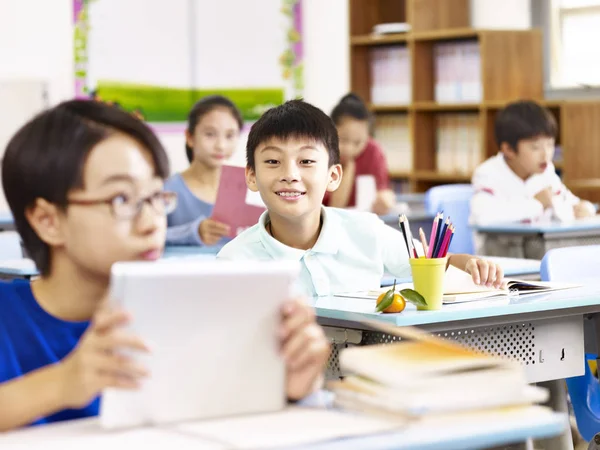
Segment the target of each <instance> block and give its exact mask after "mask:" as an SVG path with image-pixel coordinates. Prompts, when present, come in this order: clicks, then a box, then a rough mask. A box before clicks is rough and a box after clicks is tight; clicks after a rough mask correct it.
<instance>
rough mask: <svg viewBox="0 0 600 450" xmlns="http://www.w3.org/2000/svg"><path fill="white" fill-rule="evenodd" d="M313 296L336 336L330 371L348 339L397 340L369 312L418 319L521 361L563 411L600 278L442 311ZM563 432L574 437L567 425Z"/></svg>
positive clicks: (598, 309) (404, 322)
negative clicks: (396, 309) (397, 309)
mask: <svg viewBox="0 0 600 450" xmlns="http://www.w3.org/2000/svg"><path fill="white" fill-rule="evenodd" d="M313 304H314V306H315V309H316V313H317V319H318V321H319V323H320V324H321V325H323V326H324V327H325V330H326V333H327V335H328V337H329V338H330V340H331V341H332V343H333V350H332V353H331V356H330V359H329V363H328V366H327V372H326V374H327V377H328V378H329V379H335V378H337V377H339V376H342V375H344V374H343V373H342V372H341V371H340V368H339V362H338V360H337V358H338V357H339V352H340V351H341V350H342V349H343V348H344V347H347V346H348V345H371V344H379V343H386V342H392V341H395V340H397V337H396V336H393V335H390V334H386V333H385V332H381V331H380V330H378V329H376V328H373V327H371V326H369V325H366V324H365V323H364V322H365V320H370V321H376V322H382V323H384V324H387V325H391V326H398V327H400V326H417V327H419V328H422V329H424V330H427V331H429V332H431V333H432V334H434V335H437V336H440V337H443V338H446V339H452V340H454V341H457V342H458V343H460V344H462V345H465V346H467V347H469V348H472V349H474V350H477V351H483V352H491V353H494V354H498V355H500V356H504V357H508V358H511V359H514V360H517V361H519V362H520V363H521V364H522V365H523V366H524V369H525V374H526V376H527V380H528V382H530V383H545V384H546V385H547V387H548V389H550V392H551V396H552V402H553V407H554V408H555V409H556V410H557V411H563V412H566V411H567V403H566V396H565V389H564V384H563V382H562V380H564V379H565V378H569V377H573V376H580V375H582V374H583V370H584V367H583V363H584V338H583V321H584V317H585V316H587V315H597V314H598V313H600V284H597V285H590V286H585V287H580V288H575V289H570V290H564V291H555V292H551V293H543V294H534V295H527V296H521V297H501V298H497V299H490V300H481V301H475V302H467V303H460V304H453V305H444V306H443V308H442V309H441V310H439V311H417V310H416V308H415V307H414V306H413V305H411V304H408V305H407V307H406V309H405V310H404V311H403V312H402V313H400V314H379V313H375V300H373V299H358V298H344V297H320V298H316V299H313ZM597 332H598V330H597ZM597 335H600V334H597ZM558 440H560V442H562V444H565V443H566V442H569V440H570V430H567V432H565V435H562V436H561V437H560V438H558ZM562 444H561V445H562ZM565 445H566V444H565ZM555 448H561V447H555ZM566 448H569V447H566Z"/></svg>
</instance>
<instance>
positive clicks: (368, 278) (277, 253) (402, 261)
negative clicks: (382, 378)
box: [217, 207, 410, 296]
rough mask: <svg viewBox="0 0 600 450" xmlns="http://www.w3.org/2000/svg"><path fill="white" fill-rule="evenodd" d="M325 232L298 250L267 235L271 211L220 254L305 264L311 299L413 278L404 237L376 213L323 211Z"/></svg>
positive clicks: (305, 284)
mask: <svg viewBox="0 0 600 450" xmlns="http://www.w3.org/2000/svg"><path fill="white" fill-rule="evenodd" d="M321 214H322V218H323V227H322V228H321V234H320V235H319V238H318V239H317V242H316V243H315V245H314V247H313V248H312V249H310V250H299V249H296V248H292V247H288V246H287V245H284V244H282V243H281V242H279V241H277V240H276V239H275V238H273V237H272V236H271V235H270V234H269V233H268V232H267V230H266V228H265V225H266V224H267V223H268V218H269V215H268V211H266V212H264V213H263V214H262V216H261V217H260V219H259V222H258V224H256V225H254V226H253V227H251V228H249V229H247V230H246V231H244V232H243V233H241V234H240V235H239V236H238V237H236V238H235V239H234V240H233V241H231V242H229V243H228V244H226V245H225V246H224V247H223V249H222V250H221V251H220V252H219V254H218V255H217V258H220V259H231V260H244V259H245V260H278V259H280V260H293V261H300V264H301V271H300V278H299V282H300V285H301V288H302V291H303V292H304V293H305V294H306V295H308V296H324V295H331V294H335V293H340V292H349V291H358V290H365V289H374V288H378V287H379V286H380V284H381V278H382V276H383V273H384V271H387V272H389V273H391V274H392V275H394V276H396V277H398V278H406V277H409V276H410V265H409V262H408V252H407V250H406V245H405V244H404V238H403V236H402V233H401V232H400V231H398V230H396V229H394V228H392V227H390V226H387V225H386V224H384V223H383V221H382V220H381V219H380V218H379V217H377V216H376V215H375V214H371V213H365V212H358V211H350V210H345V209H338V208H328V207H322V212H321Z"/></svg>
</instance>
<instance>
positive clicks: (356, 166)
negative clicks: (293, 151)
mask: <svg viewBox="0 0 600 450" xmlns="http://www.w3.org/2000/svg"><path fill="white" fill-rule="evenodd" d="M331 119H332V120H333V122H334V123H335V126H336V128H337V131H338V135H339V139H340V157H341V161H342V167H343V169H344V176H343V177H342V182H341V184H340V187H339V188H338V189H337V190H336V191H335V192H332V193H331V194H330V195H328V196H326V197H325V200H324V202H325V204H327V205H328V206H333V207H338V208H346V207H353V206H355V205H356V177H358V176H359V175H372V176H373V177H375V184H376V186H377V196H376V198H375V202H374V203H373V206H372V211H373V212H374V213H376V214H379V215H383V214H387V213H389V212H390V209H391V208H392V207H393V206H394V204H395V203H396V198H395V194H394V191H392V190H391V189H390V179H389V174H388V166H387V162H386V160H385V155H384V154H383V151H382V149H381V147H380V146H379V144H378V143H377V142H376V141H375V140H374V139H373V138H372V137H371V135H370V130H371V120H372V118H371V113H370V112H369V110H368V109H367V106H366V105H365V104H364V102H363V101H362V100H361V98H360V97H359V96H357V95H356V94H352V93H350V94H347V95H345V96H344V97H343V98H342V99H341V100H340V102H339V103H338V104H337V105H336V107H335V108H333V111H332V112H331Z"/></svg>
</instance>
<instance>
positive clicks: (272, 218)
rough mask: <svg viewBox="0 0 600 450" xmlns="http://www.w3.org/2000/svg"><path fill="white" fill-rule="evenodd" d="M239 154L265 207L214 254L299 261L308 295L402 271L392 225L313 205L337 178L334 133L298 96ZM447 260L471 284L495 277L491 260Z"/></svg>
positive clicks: (498, 278) (270, 116)
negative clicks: (252, 222) (256, 220)
mask: <svg viewBox="0 0 600 450" xmlns="http://www.w3.org/2000/svg"><path fill="white" fill-rule="evenodd" d="M246 159H247V167H246V181H247V184H248V187H249V188H250V190H252V191H254V192H259V193H260V195H261V197H262V199H263V201H264V203H265V205H266V206H267V211H266V212H265V213H263V215H262V216H261V218H260V220H259V223H258V224H257V225H255V226H253V227H252V228H249V229H248V230H246V231H245V232H244V233H242V234H240V235H239V236H238V237H237V238H235V239H234V240H233V241H231V242H230V243H228V244H227V245H226V246H225V247H224V248H223V249H222V250H221V252H220V253H219V255H218V257H219V258H224V259H258V260H269V259H283V260H295V261H300V262H301V267H302V270H301V275H300V282H301V284H302V288H303V290H304V291H305V293H306V294H308V295H311V296H325V295H331V294H335V293H339V292H348V291H356V290H366V289H373V288H378V287H379V286H380V283H381V277H382V275H383V273H384V270H386V271H388V272H390V273H391V274H393V275H394V276H396V277H398V278H404V277H408V276H410V265H409V258H408V253H407V250H406V246H405V244H404V241H403V237H402V234H401V233H400V231H398V230H395V229H393V228H392V227H389V226H387V225H385V224H384V223H383V222H382V221H381V220H380V219H379V218H378V217H377V216H376V215H374V214H371V213H364V212H357V211H349V210H343V209H337V208H329V207H324V206H322V205H321V203H322V201H323V197H324V195H325V193H326V192H333V191H335V190H336V189H337V188H338V186H339V184H340V182H341V179H342V168H341V165H340V153H339V143H338V135H337V131H336V128H335V125H334V124H333V122H332V120H331V119H330V118H329V117H328V116H327V115H326V114H325V113H323V111H321V110H320V109H318V108H316V107H314V106H312V105H310V104H308V103H306V102H304V101H301V100H292V101H288V102H286V103H285V104H283V105H281V106H278V107H276V108H273V109H271V110H269V111H267V112H266V113H265V114H264V115H263V116H262V117H261V118H260V119H259V120H258V121H257V122H256V123H255V124H254V125H253V127H252V129H251V131H250V134H249V136H248V143H247V146H246ZM465 232H466V230H465ZM449 263H450V264H452V265H454V266H456V267H458V268H459V269H461V270H464V271H467V272H469V273H470V274H471V275H472V277H473V280H474V281H475V282H476V283H481V284H486V285H490V286H491V285H494V286H497V287H499V286H500V284H501V282H502V278H503V276H502V270H501V268H500V267H499V266H497V265H495V264H494V263H491V262H487V261H485V260H482V259H478V258H475V257H472V256H470V255H451V256H450V258H449Z"/></svg>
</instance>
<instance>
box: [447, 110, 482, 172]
mask: <svg viewBox="0 0 600 450" xmlns="http://www.w3.org/2000/svg"><path fill="white" fill-rule="evenodd" d="M436 134H437V136H436V141H437V142H436V166H437V171H438V173H442V174H454V173H460V174H463V175H470V174H471V173H472V172H473V171H474V170H475V168H476V167H477V166H478V165H479V164H481V162H482V155H481V127H480V126H479V116H478V115H476V114H440V115H438V116H437V128H436Z"/></svg>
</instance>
